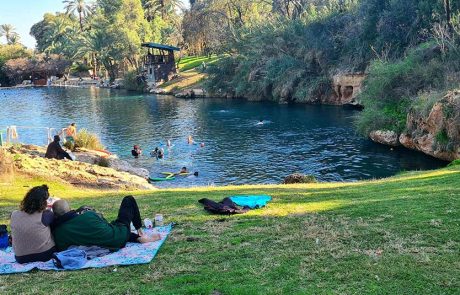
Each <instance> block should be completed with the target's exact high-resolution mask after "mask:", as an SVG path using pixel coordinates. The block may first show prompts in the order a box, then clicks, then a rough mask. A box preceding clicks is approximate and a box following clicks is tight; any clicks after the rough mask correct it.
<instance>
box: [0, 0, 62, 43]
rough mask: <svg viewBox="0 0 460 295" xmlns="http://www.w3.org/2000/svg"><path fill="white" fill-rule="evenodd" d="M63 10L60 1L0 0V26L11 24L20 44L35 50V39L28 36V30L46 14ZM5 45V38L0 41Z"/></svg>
mask: <svg viewBox="0 0 460 295" xmlns="http://www.w3.org/2000/svg"><path fill="white" fill-rule="evenodd" d="M63 9H64V4H62V0H0V24H11V25H13V26H14V27H15V28H16V32H17V33H18V34H19V36H20V37H21V43H22V44H24V45H25V46H27V47H29V48H35V39H34V37H32V36H30V35H29V32H30V28H31V27H32V26H33V25H34V24H35V23H37V22H39V21H40V20H41V19H42V17H43V15H44V14H45V13H46V12H52V13H54V12H57V11H62V10H63ZM0 42H1V43H6V41H5V37H2V38H1V39H0Z"/></svg>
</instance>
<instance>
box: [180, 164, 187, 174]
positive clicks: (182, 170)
mask: <svg viewBox="0 0 460 295" xmlns="http://www.w3.org/2000/svg"><path fill="white" fill-rule="evenodd" d="M181 173H188V170H187V167H185V166H184V167H182V169H180V171H179V174H181Z"/></svg>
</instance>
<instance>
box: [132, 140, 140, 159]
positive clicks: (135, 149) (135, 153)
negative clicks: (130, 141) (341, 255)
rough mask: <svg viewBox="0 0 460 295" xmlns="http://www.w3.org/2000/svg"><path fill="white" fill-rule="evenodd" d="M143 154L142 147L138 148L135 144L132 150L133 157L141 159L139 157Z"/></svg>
mask: <svg viewBox="0 0 460 295" xmlns="http://www.w3.org/2000/svg"><path fill="white" fill-rule="evenodd" d="M141 154H142V150H141V148H140V146H138V145H137V144H135V145H134V146H133V149H132V150H131V155H133V157H134V158H136V159H137V158H139V156H140V155H141Z"/></svg>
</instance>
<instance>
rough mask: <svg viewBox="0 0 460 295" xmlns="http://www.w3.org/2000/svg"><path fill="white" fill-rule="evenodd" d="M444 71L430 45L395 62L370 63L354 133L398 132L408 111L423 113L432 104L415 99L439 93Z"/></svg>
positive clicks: (437, 54) (443, 79)
mask: <svg viewBox="0 0 460 295" xmlns="http://www.w3.org/2000/svg"><path fill="white" fill-rule="evenodd" d="M447 71H448V68H447V67H446V64H445V63H443V62H442V60H441V57H440V54H439V51H438V50H437V47H433V46H432V44H431V43H428V44H424V45H422V46H420V47H419V48H417V49H415V50H413V51H411V52H410V53H409V55H408V56H407V57H406V58H404V59H402V60H398V61H396V62H384V61H374V62H372V63H371V65H370V67H369V75H368V78H367V79H366V82H365V85H364V90H363V92H362V93H361V95H360V96H359V100H360V101H361V103H362V104H363V106H364V111H363V112H362V113H361V114H359V116H358V118H357V122H356V125H357V128H358V131H359V132H361V133H362V134H364V135H367V134H369V132H370V131H372V130H378V129H384V130H393V131H396V132H402V131H403V130H404V128H405V126H406V117H407V113H408V112H409V110H411V109H413V110H422V112H426V110H427V109H428V108H429V106H427V105H431V104H433V100H425V99H423V98H422V99H420V98H419V97H420V96H422V95H421V93H422V92H430V91H432V90H433V89H443V88H444V87H445V86H446V77H445V76H446V72H447ZM422 97H423V96H422ZM421 104H422V106H421ZM423 105H424V106H423Z"/></svg>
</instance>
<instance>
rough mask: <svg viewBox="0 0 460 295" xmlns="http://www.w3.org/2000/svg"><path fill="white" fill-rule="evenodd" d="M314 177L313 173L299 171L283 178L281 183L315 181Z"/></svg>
mask: <svg viewBox="0 0 460 295" xmlns="http://www.w3.org/2000/svg"><path fill="white" fill-rule="evenodd" d="M317 182H318V180H316V177H315V176H313V175H304V174H299V173H294V174H291V175H289V176H287V177H286V178H284V180H283V184H293V183H317Z"/></svg>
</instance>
